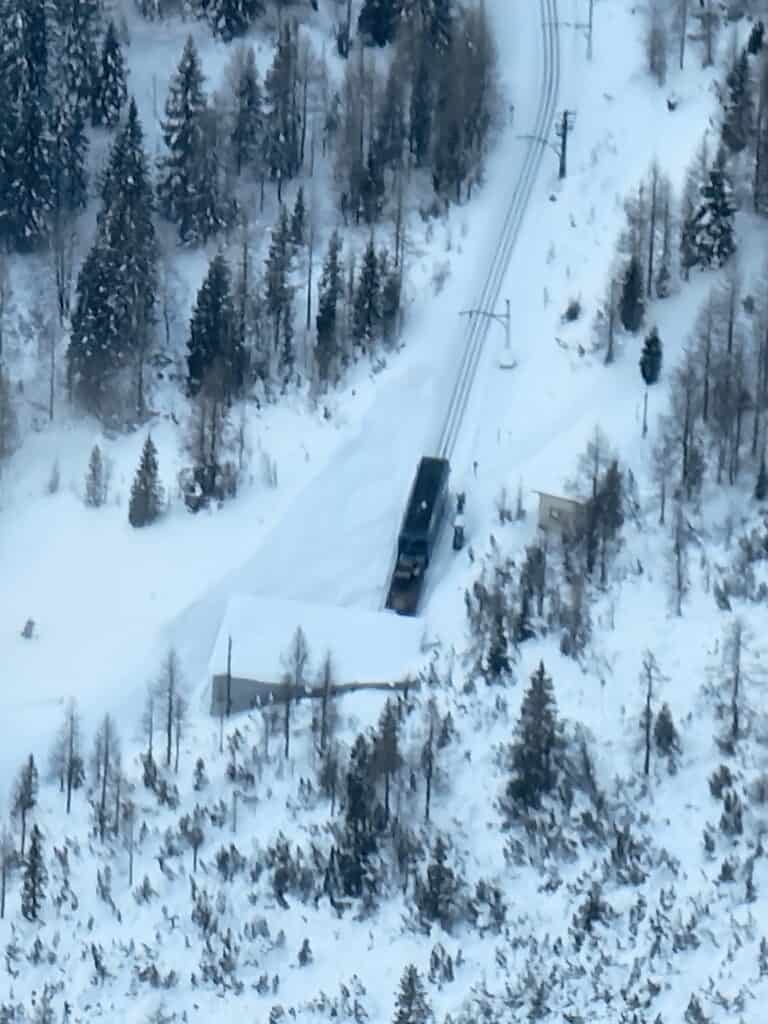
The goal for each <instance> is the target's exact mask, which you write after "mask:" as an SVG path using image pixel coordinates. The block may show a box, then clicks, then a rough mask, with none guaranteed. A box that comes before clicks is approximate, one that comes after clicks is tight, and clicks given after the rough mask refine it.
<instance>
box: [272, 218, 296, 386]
mask: <svg viewBox="0 0 768 1024" xmlns="http://www.w3.org/2000/svg"><path fill="white" fill-rule="evenodd" d="M290 270H291V245H290V222H289V220H288V211H287V209H286V208H285V206H284V205H281V207H280V216H279V217H278V221H277V224H276V225H275V227H274V228H273V229H272V238H271V240H270V243H269V253H268V254H267V259H266V261H265V264H264V311H265V314H266V316H267V318H268V320H269V322H270V324H271V326H272V351H273V355H274V356H275V357H276V358H277V361H278V365H279V369H280V374H281V377H282V379H283V381H287V380H288V379H290V377H291V375H292V373H293V365H294V363H295V359H296V356H295V352H294V348H293V289H292V288H291V285H290V280H289V275H290Z"/></svg>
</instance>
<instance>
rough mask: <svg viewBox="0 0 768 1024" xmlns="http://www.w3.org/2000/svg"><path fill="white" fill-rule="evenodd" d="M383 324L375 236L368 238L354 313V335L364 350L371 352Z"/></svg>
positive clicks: (355, 296) (355, 298) (357, 285)
mask: <svg viewBox="0 0 768 1024" xmlns="http://www.w3.org/2000/svg"><path fill="white" fill-rule="evenodd" d="M380 326H381V281H380V279H379V258H378V256H377V255H376V248H375V246H374V242H373V236H371V238H370V239H369V240H368V245H367V246H366V249H365V253H364V254H363V262H362V266H361V267H360V276H359V278H358V280H357V284H356V287H355V295H354V304H353V314H352V335H353V337H354V339H355V341H356V342H357V343H358V344H359V345H360V346H361V348H362V349H363V351H364V352H370V350H371V348H372V346H373V343H374V341H375V340H376V338H377V337H378V332H379V329H380Z"/></svg>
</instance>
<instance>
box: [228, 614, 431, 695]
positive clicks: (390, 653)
mask: <svg viewBox="0 0 768 1024" xmlns="http://www.w3.org/2000/svg"><path fill="white" fill-rule="evenodd" d="M298 626H301V628H302V630H303V631H304V635H305V637H306V640H307V646H308V648H309V669H308V673H307V683H308V685H310V686H314V685H316V684H317V681H318V673H319V670H320V668H321V666H322V663H323V660H324V658H325V655H326V653H327V652H328V651H330V652H331V657H332V662H333V677H334V683H336V684H338V685H340V686H342V687H344V686H346V685H349V684H363V685H371V684H376V683H378V684H391V683H396V682H399V681H401V680H403V679H405V678H406V677H407V676H409V675H414V674H415V673H416V671H417V670H418V668H419V665H420V664H422V663H423V661H424V652H423V650H422V638H423V635H424V623H423V621H421V620H419V619H415V618H407V617H404V616H400V615H395V614H394V613H392V612H384V611H382V612H370V611H362V610H359V609H356V608H338V607H334V606H332V605H320V604H309V603H304V602H300V601H286V600H280V599H273V598H269V597H257V596H250V595H240V596H237V597H234V598H232V599H231V600H230V602H229V604H228V605H227V608H226V611H225V613H224V616H223V618H222V622H221V627H220V629H219V633H218V636H217V638H216V642H215V644H214V649H213V654H212V656H211V661H210V665H209V678H210V679H211V680H212V682H213V689H214V693H213V695H212V706H213V707H214V709H215V707H217V706H218V703H219V702H220V697H221V694H220V688H221V683H220V682H219V684H218V686H217V680H219V681H220V680H221V677H223V676H225V675H226V673H227V657H228V648H229V640H230V638H231V640H232V650H231V664H230V676H231V678H232V679H236V680H238V687H237V692H238V694H239V695H243V696H244V695H245V694H246V693H247V690H246V689H244V687H245V686H247V684H248V683H252V684H254V685H257V686H260V687H262V688H263V690H264V691H267V692H268V690H269V688H270V687H274V686H279V685H282V683H283V680H284V677H285V675H286V670H287V664H286V663H287V654H288V651H289V648H290V646H291V641H292V640H293V637H294V635H295V633H296V629H297V627H298ZM254 693H255V691H254ZM257 702H258V701H257V700H256V699H254V700H253V701H251V702H250V703H257ZM245 703H246V704H247V703H248V702H247V700H246V701H245ZM236 704H237V705H239V706H240V707H242V706H243V704H244V700H243V699H241V696H238V697H237V699H236Z"/></svg>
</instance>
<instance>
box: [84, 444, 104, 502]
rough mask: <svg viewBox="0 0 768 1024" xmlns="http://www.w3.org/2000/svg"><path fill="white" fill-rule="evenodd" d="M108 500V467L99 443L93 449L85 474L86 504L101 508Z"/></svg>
mask: <svg viewBox="0 0 768 1024" xmlns="http://www.w3.org/2000/svg"><path fill="white" fill-rule="evenodd" d="M106 500H107V467H106V466H105V465H104V459H103V457H102V454H101V448H99V446H98V445H97V444H95V445H94V446H93V448H92V449H91V456H90V459H89V460H88V472H87V473H86V476H85V504H86V505H90V506H91V508H100V507H101V506H102V505H103V504H104V502H105V501H106Z"/></svg>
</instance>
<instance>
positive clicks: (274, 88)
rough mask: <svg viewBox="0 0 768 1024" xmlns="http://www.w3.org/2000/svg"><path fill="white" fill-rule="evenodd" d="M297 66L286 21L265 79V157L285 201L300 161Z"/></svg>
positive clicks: (293, 35)
mask: <svg viewBox="0 0 768 1024" xmlns="http://www.w3.org/2000/svg"><path fill="white" fill-rule="evenodd" d="M297 67H298V42H297V38H296V32H295V30H293V29H292V28H291V23H290V22H289V21H286V22H285V23H284V24H283V27H282V29H281V32H280V37H279V39H278V42H277V47H276V49H275V56H274V59H273V61H272V65H271V67H270V69H269V71H268V72H267V75H266V78H265V80H264V160H265V164H266V169H267V171H268V173H269V176H270V178H271V179H272V180H273V181H275V182H277V200H278V202H281V201H282V194H283V193H282V187H283V183H284V182H286V181H289V180H290V179H291V178H293V177H295V175H296V173H297V172H298V170H299V164H300V159H299V152H300V135H301V131H300V129H301V114H300V110H301V104H300V103H299V98H298V78H297Z"/></svg>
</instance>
